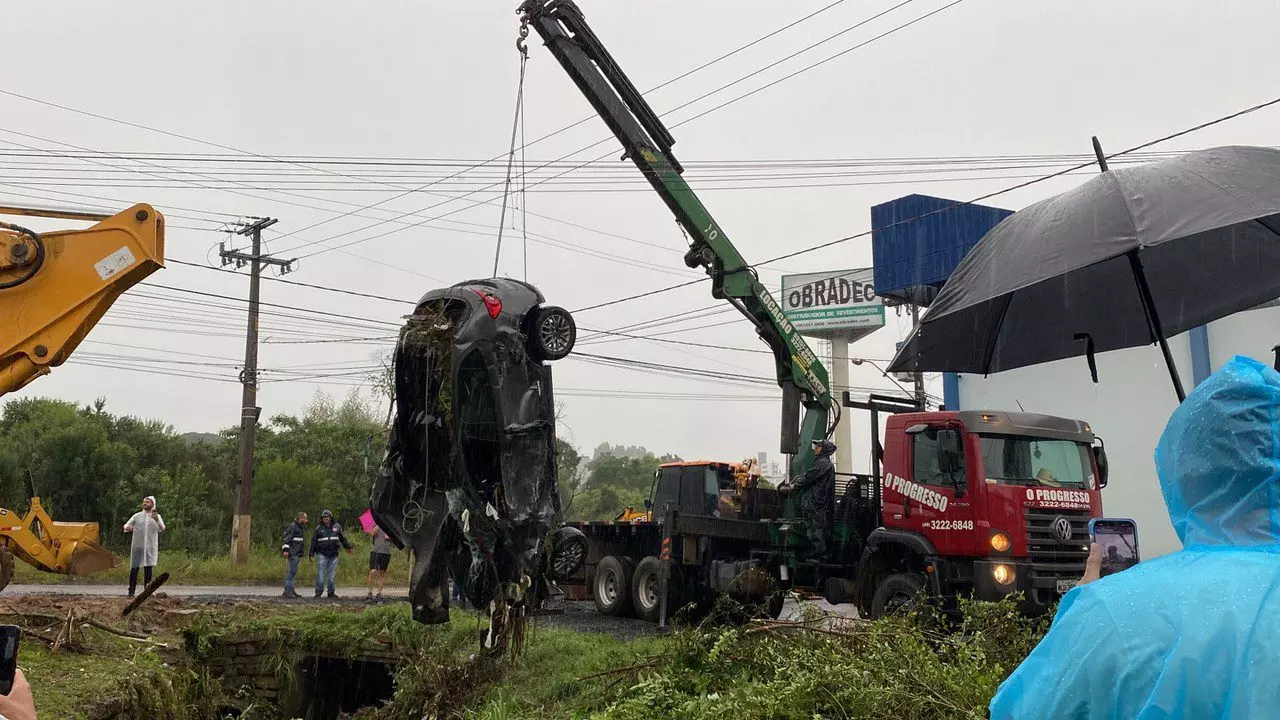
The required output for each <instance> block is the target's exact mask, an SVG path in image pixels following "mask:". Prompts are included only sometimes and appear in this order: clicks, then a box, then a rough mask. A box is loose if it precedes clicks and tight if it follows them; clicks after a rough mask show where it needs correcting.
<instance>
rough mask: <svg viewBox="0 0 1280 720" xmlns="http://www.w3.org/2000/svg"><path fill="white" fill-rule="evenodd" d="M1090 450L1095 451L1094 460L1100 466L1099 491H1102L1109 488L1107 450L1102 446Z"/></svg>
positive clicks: (1095, 446)
mask: <svg viewBox="0 0 1280 720" xmlns="http://www.w3.org/2000/svg"><path fill="white" fill-rule="evenodd" d="M1099 442H1101V438H1099ZM1090 450H1092V451H1093V460H1094V462H1095V463H1097V465H1098V489H1099V490H1101V489H1102V488H1104V487H1106V486H1107V471H1108V464H1107V449H1106V448H1105V447H1103V446H1102V445H1094V446H1093V447H1092V448H1090Z"/></svg>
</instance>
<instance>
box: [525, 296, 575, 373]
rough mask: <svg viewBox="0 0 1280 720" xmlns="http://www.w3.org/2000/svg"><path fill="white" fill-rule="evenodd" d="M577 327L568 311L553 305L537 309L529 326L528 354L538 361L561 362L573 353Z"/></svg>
mask: <svg viewBox="0 0 1280 720" xmlns="http://www.w3.org/2000/svg"><path fill="white" fill-rule="evenodd" d="M577 340H578V326H577V324H576V323H574V321H573V316H572V315H570V314H569V311H568V310H565V309H564V308H562V307H556V306H555V305H548V306H546V307H542V308H538V309H537V311H536V312H535V313H534V316H533V322H532V323H530V325H529V352H530V354H532V355H533V356H534V357H536V358H537V359H539V360H551V361H554V360H562V359H564V358H566V357H568V355H569V353H570V352H572V351H573V346H574V343H576V342H577Z"/></svg>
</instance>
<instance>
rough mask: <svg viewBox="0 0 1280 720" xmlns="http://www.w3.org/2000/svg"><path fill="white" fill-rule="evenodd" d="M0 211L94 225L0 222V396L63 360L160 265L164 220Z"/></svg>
mask: <svg viewBox="0 0 1280 720" xmlns="http://www.w3.org/2000/svg"><path fill="white" fill-rule="evenodd" d="M0 214H4V215H26V216H33V217H47V218H62V219H68V220H94V221H97V222H96V224H95V225H93V226H92V227H89V228H87V229H84V230H60V231H55V232H46V233H36V232H33V231H31V230H28V229H27V228H25V227H22V226H20V225H15V224H11V223H5V222H0V396H3V395H5V394H7V393H9V392H11V391H13V390H17V389H19V388H21V387H22V386H24V385H26V384H27V383H29V382H31V381H32V380H34V379H35V378H37V377H39V376H41V375H46V374H48V373H49V370H50V368H54V367H57V366H59V365H61V364H62V363H64V362H66V360H67V358H68V357H69V356H70V355H71V353H72V352H74V351H75V349H76V347H78V346H79V345H80V342H81V341H82V340H84V338H85V335H87V334H88V333H89V331H90V330H92V329H93V326H94V325H96V324H97V323H98V320H100V319H101V318H102V316H103V315H105V314H106V312H107V310H108V309H110V307H111V305H112V303H114V302H115V300H116V298H118V297H120V294H121V293H123V292H124V291H125V290H128V289H129V288H131V287H133V286H134V285H136V284H137V283H138V282H139V281H141V280H142V279H143V278H145V277H147V276H148V275H150V274H151V273H153V272H155V271H156V270H159V269H160V268H162V267H164V217H163V216H162V215H161V214H160V213H158V212H156V211H155V209H154V208H152V207H151V206H150V205H135V206H133V207H131V208H129V209H128V210H125V211H123V212H120V213H117V214H115V215H98V214H93V213H81V212H73V211H61V210H44V209H39V208H21V207H5V206H0Z"/></svg>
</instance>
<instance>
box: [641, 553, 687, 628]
mask: <svg viewBox="0 0 1280 720" xmlns="http://www.w3.org/2000/svg"><path fill="white" fill-rule="evenodd" d="M661 572H662V561H661V560H659V559H658V558H656V557H654V556H652V555H650V556H649V557H647V558H645V559H643V560H641V561H640V564H639V565H636V572H635V574H634V575H632V576H631V601H632V605H633V606H634V607H635V610H636V616H637V617H639V618H640V619H642V620H648V621H649V622H658V614H659V611H660V610H661V609H662V591H661V588H662V582H661V580H660V578H659V574H660V573H661ZM679 597H680V589H679V583H678V582H677V578H676V577H674V575H673V576H672V577H669V578H667V612H668V613H672V614H674V613H675V611H676V603H677V600H678V599H679Z"/></svg>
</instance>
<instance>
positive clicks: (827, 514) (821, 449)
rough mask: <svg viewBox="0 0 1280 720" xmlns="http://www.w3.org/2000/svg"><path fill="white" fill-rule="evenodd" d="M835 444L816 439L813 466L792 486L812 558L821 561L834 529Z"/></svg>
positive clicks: (825, 553) (824, 556)
mask: <svg viewBox="0 0 1280 720" xmlns="http://www.w3.org/2000/svg"><path fill="white" fill-rule="evenodd" d="M835 451H836V444H835V443H833V442H831V441H829V440H815V441H814V443H813V454H814V455H815V457H814V460H813V465H811V466H810V467H809V470H808V471H807V472H805V474H804V475H801V476H800V477H798V478H796V480H795V482H794V483H793V487H794V488H795V491H796V492H798V493H800V513H801V515H802V517H803V518H804V519H805V521H806V524H807V525H808V527H809V556H810V559H813V560H822V559H824V558H826V556H827V534H828V532H830V530H831V506H832V505H834V504H835V493H836V466H835V465H834V464H833V463H832V462H831V456H832V455H833V454H834V453H835Z"/></svg>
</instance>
